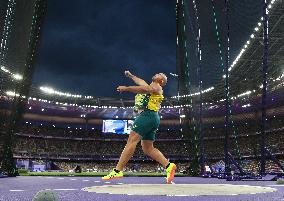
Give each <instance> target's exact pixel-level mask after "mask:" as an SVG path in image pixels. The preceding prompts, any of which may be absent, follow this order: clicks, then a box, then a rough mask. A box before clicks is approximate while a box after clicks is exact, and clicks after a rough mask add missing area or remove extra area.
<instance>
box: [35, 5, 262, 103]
mask: <svg viewBox="0 0 284 201" xmlns="http://www.w3.org/2000/svg"><path fill="white" fill-rule="evenodd" d="M197 2H199V1H197ZM200 2H201V4H200V3H199V4H198V8H199V11H200V20H201V22H200V26H201V37H203V38H202V48H203V61H202V62H203V64H202V65H203V68H204V72H205V73H204V86H205V87H208V86H211V85H212V84H214V83H216V80H218V79H219V78H220V76H222V69H221V68H220V60H219V54H218V47H217V42H216V35H215V25H214V22H213V14H212V7H211V1H210V0H206V1H203V0H202V1H200ZM216 2H217V4H216V12H217V18H218V23H219V26H220V31H221V32H225V30H224V29H225V26H224V13H223V1H216ZM175 4H176V0H80V1H78V0H60V1H58V0H49V1H48V10H47V15H46V18H45V23H44V27H43V33H42V41H41V44H40V49H39V57H38V62H37V66H36V72H35V75H34V82H35V83H36V84H37V85H39V86H49V87H53V88H55V89H57V90H60V91H64V92H70V93H74V94H82V95H92V96H108V97H118V96H119V94H118V93H117V92H116V87H117V86H118V85H131V84H132V83H131V82H130V80H129V79H127V78H125V77H124V74H123V72H124V70H126V69H128V70H130V71H132V72H133V73H134V74H136V75H138V76H140V77H142V78H143V79H145V80H146V81H148V82H150V80H151V77H152V75H153V74H154V73H157V72H165V73H166V74H169V73H170V72H173V73H175V72H176V16H175ZM260 5H261V1H255V0H246V1H244V0H242V1H232V3H231V7H232V8H231V19H230V21H231V24H232V27H231V37H232V38H231V53H230V56H231V58H234V57H235V56H236V55H237V53H238V52H239V51H240V48H241V46H242V45H243V44H244V42H245V41H246V40H247V39H248V37H249V35H250V34H251V32H252V30H253V28H254V25H255V24H256V22H257V20H258V19H259V18H260V14H261V8H260ZM224 37H225V35H224V34H223V35H222V40H223V38H224ZM222 43H223V41H222ZM191 56H194V55H191ZM168 77H169V84H168V85H167V86H166V88H165V95H166V96H169V95H176V93H177V92H176V88H177V87H176V81H175V79H174V78H172V77H170V76H168ZM125 96H129V95H127V94H126V95H125Z"/></svg>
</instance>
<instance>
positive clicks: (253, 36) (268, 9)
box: [231, 0, 276, 68]
mask: <svg viewBox="0 0 284 201" xmlns="http://www.w3.org/2000/svg"><path fill="white" fill-rule="evenodd" d="M275 2H276V0H272V1H271V3H270V4H269V5H268V8H267V10H266V12H267V14H268V13H269V11H270V9H271V8H272V5H273V4H274V3H275ZM262 21H263V17H261V18H260V21H259V22H258V23H257V25H258V26H259V27H260V26H261V22H262ZM258 30H259V28H257V27H256V28H254V31H258ZM250 38H251V39H254V38H255V34H254V33H252V34H251V35H250ZM246 44H247V45H249V44H250V41H249V40H248V41H247V42H246ZM243 52H244V51H243V49H242V50H241V51H240V53H239V54H238V56H237V57H236V59H235V60H234V61H233V63H232V65H231V68H233V67H234V66H235V65H236V64H237V62H238V61H239V59H240V57H241V56H242V54H243Z"/></svg>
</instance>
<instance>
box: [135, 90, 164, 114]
mask: <svg viewBox="0 0 284 201" xmlns="http://www.w3.org/2000/svg"><path fill="white" fill-rule="evenodd" d="M163 99H164V96H163V95H157V94H137V95H136V96H135V106H134V107H135V108H136V109H143V110H144V109H148V110H152V111H155V112H158V111H159V109H160V107H161V103H162V101H163Z"/></svg>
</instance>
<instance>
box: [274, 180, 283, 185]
mask: <svg viewBox="0 0 284 201" xmlns="http://www.w3.org/2000/svg"><path fill="white" fill-rule="evenodd" d="M276 184H278V185H283V184H284V179H278V180H277V181H276Z"/></svg>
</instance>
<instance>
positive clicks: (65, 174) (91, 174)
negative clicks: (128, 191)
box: [20, 171, 188, 177]
mask: <svg viewBox="0 0 284 201" xmlns="http://www.w3.org/2000/svg"><path fill="white" fill-rule="evenodd" d="M108 173H109V172H82V173H71V172H24V171H23V172H22V171H21V172H20V176H59V177H60V176H61V177H68V176H72V177H73V176H75V177H102V176H105V175H106V174H108ZM123 174H124V176H126V177H165V176H166V173H155V172H135V173H134V172H124V173H123ZM175 176H177V177H183V176H188V175H185V174H182V173H176V175H175Z"/></svg>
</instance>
